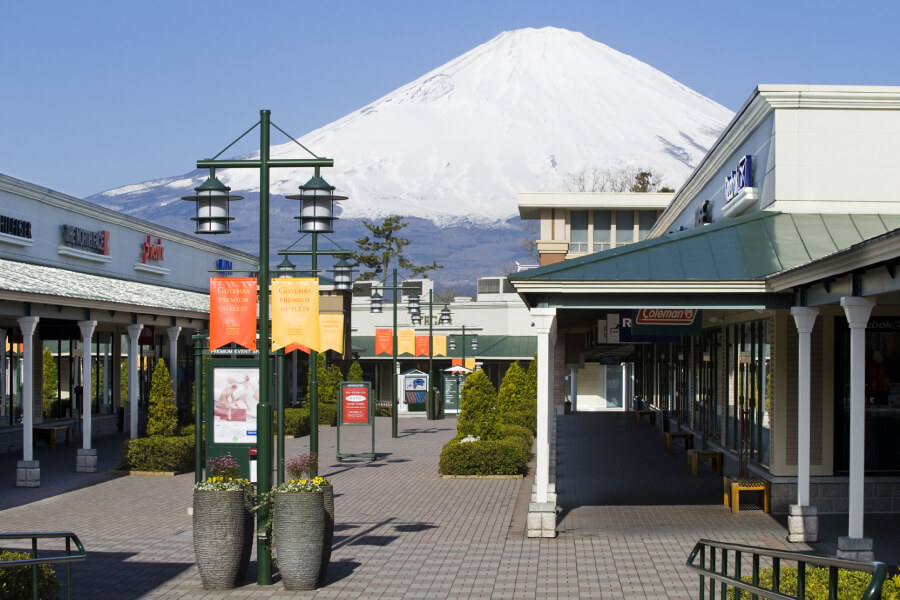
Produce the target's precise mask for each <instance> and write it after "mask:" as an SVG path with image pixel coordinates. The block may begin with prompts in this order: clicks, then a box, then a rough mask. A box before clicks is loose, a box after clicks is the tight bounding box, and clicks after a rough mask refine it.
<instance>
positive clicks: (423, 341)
mask: <svg viewBox="0 0 900 600" xmlns="http://www.w3.org/2000/svg"><path fill="white" fill-rule="evenodd" d="M416 356H428V336H427V335H417V336H416Z"/></svg>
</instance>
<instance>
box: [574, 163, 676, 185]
mask: <svg viewBox="0 0 900 600" xmlns="http://www.w3.org/2000/svg"><path fill="white" fill-rule="evenodd" d="M565 187H566V191H567V192H674V191H675V190H673V189H672V188H669V187H663V186H662V185H661V181H660V178H659V176H658V175H655V174H654V173H653V172H652V171H651V170H650V169H645V168H641V167H636V166H634V165H626V164H621V163H620V164H618V165H616V166H615V167H606V168H601V167H592V168H584V169H582V170H580V171H576V172H574V173H570V174H569V176H568V179H567V180H566V184H565Z"/></svg>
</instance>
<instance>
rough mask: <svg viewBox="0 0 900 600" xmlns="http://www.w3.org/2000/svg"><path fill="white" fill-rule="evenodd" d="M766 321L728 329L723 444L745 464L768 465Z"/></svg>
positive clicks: (768, 349) (739, 324)
mask: <svg viewBox="0 0 900 600" xmlns="http://www.w3.org/2000/svg"><path fill="white" fill-rule="evenodd" d="M767 323H768V322H767V321H751V322H747V323H738V324H734V325H730V326H729V327H728V329H727V341H726V343H727V349H726V362H727V369H728V371H727V372H728V394H727V399H728V401H727V419H726V422H725V443H726V445H727V446H728V447H729V448H731V449H732V450H734V451H736V452H738V453H739V454H740V455H741V456H742V457H744V458H745V459H746V460H752V461H755V462H758V463H761V464H764V465H767V464H768V462H769V395H768V394H767V387H768V386H767V385H766V382H767V381H768V371H769V360H770V356H771V348H770V345H769V339H768V338H769V334H768V326H767Z"/></svg>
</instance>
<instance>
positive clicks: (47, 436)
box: [34, 425, 70, 448]
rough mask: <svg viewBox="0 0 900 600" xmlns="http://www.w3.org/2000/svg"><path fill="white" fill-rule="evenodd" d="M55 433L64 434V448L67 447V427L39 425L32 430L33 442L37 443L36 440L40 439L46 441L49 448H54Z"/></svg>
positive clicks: (68, 439)
mask: <svg viewBox="0 0 900 600" xmlns="http://www.w3.org/2000/svg"><path fill="white" fill-rule="evenodd" d="M57 432H65V434H66V446H68V445H69V441H70V433H69V426H68V425H40V426H37V427H35V428H34V434H35V435H34V440H35V441H37V439H38V438H41V439H42V441H46V442H47V443H48V444H50V447H51V448H55V447H56V434H57Z"/></svg>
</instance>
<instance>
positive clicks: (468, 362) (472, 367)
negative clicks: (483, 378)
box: [463, 358, 475, 371]
mask: <svg viewBox="0 0 900 600" xmlns="http://www.w3.org/2000/svg"><path fill="white" fill-rule="evenodd" d="M463 366H464V367H465V368H467V369H469V370H470V371H474V370H475V359H474V358H466V364H464V365H463Z"/></svg>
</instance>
